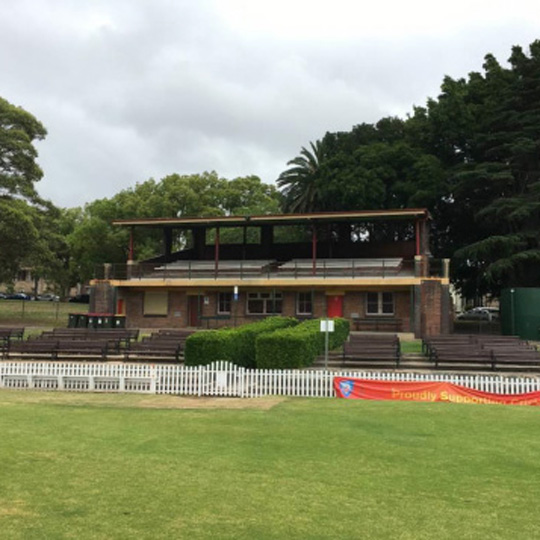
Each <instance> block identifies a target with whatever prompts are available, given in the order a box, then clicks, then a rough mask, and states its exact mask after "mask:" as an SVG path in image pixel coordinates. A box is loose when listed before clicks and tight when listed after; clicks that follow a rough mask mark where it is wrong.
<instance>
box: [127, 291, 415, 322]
mask: <svg viewBox="0 0 540 540" xmlns="http://www.w3.org/2000/svg"><path fill="white" fill-rule="evenodd" d="M218 294H219V293H218V291H202V292H201V293H200V296H201V315H202V316H213V315H216V314H217V299H218ZM296 294H297V293H296V291H282V295H283V310H282V315H283V316H286V317H298V318H302V317H301V316H299V315H297V314H296ZM238 296H239V297H238V301H237V302H233V303H232V313H231V318H230V319H227V320H210V321H205V320H203V321H202V323H201V326H203V327H207V326H208V327H209V328H219V327H223V326H233V325H237V326H238V325H241V324H245V323H248V322H255V321H257V320H260V319H261V318H264V317H261V316H260V315H249V314H247V294H246V292H240V293H239V295H238ZM119 298H123V299H124V305H125V314H126V319H127V324H128V326H129V327H131V328H181V327H186V326H189V296H188V294H187V293H186V291H169V308H168V314H167V315H166V316H145V315H143V304H144V291H142V290H138V291H136V290H127V289H125V290H123V291H121V292H120V293H119ZM326 298H327V296H326V292H325V291H314V298H313V317H315V318H320V317H325V316H326V305H327V301H326ZM204 299H207V303H205V302H204ZM365 301H366V292H365V291H346V292H345V294H344V297H343V316H344V317H345V318H347V319H351V318H352V316H353V314H357V315H359V316H360V317H361V318H363V317H365V313H366V305H365ZM394 306H395V317H396V318H399V319H401V320H402V328H401V330H402V331H404V332H408V331H412V330H411V321H410V315H411V306H410V292H409V291H394Z"/></svg>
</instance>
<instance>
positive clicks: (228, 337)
mask: <svg viewBox="0 0 540 540" xmlns="http://www.w3.org/2000/svg"><path fill="white" fill-rule="evenodd" d="M297 324H298V321H297V320H296V319H294V318H292V317H268V318H266V319H264V320H262V321H259V322H256V323H251V324H245V325H243V326H239V327H238V328H224V329H222V330H208V331H204V332H197V333H195V334H192V335H191V336H189V337H188V338H187V340H186V346H185V350H184V359H185V364H186V365H188V366H198V365H207V364H211V363H212V362H215V361H217V360H226V361H228V362H232V363H233V364H236V365H239V366H244V367H255V340H256V339H257V337H258V336H260V335H261V334H264V333H267V332H274V331H275V330H279V329H283V328H288V327H291V326H294V325H297Z"/></svg>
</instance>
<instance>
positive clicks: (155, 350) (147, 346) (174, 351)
mask: <svg viewBox="0 0 540 540" xmlns="http://www.w3.org/2000/svg"><path fill="white" fill-rule="evenodd" d="M181 353H182V345H181V344H180V343H179V342H177V341H161V340H148V341H141V342H139V343H135V344H133V345H132V346H131V347H130V348H129V349H126V350H125V352H124V359H125V361H126V362H129V361H130V360H133V359H142V358H159V359H162V360H168V361H173V362H180V356H181Z"/></svg>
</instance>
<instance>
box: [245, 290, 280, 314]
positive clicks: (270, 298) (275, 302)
mask: <svg viewBox="0 0 540 540" xmlns="http://www.w3.org/2000/svg"><path fill="white" fill-rule="evenodd" d="M281 309H282V294H281V293H280V292H276V293H270V292H250V293H248V295H247V312H248V314H249V315H273V314H275V313H281Z"/></svg>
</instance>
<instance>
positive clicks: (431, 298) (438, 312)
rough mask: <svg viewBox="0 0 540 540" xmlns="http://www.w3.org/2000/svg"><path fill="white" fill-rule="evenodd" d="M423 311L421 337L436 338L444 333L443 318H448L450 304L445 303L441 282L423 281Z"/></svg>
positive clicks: (421, 307) (421, 306) (421, 305)
mask: <svg viewBox="0 0 540 540" xmlns="http://www.w3.org/2000/svg"><path fill="white" fill-rule="evenodd" d="M420 288H421V289H422V292H421V294H422V298H421V301H420V310H421V319H422V322H421V336H422V337H424V336H435V335H438V334H441V333H443V331H444V328H443V326H444V327H445V328H446V329H448V326H447V325H443V318H445V317H447V316H448V315H447V313H448V304H447V303H446V302H444V301H443V288H442V285H441V283H440V281H431V280H430V281H422V284H421V285H420ZM445 303H446V313H445V316H444V317H443V309H444V305H443V304H445Z"/></svg>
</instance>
